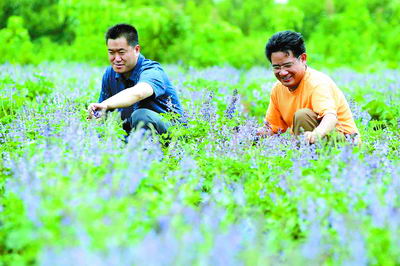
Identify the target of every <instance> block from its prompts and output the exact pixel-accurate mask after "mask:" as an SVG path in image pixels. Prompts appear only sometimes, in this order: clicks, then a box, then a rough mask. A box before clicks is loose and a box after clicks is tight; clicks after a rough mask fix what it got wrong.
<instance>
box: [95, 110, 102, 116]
mask: <svg viewBox="0 0 400 266" xmlns="http://www.w3.org/2000/svg"><path fill="white" fill-rule="evenodd" d="M93 115H94V117H96V118H99V117H100V116H101V112H100V111H97V110H93Z"/></svg>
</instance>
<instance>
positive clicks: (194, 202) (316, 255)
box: [0, 64, 400, 266]
mask: <svg viewBox="0 0 400 266" xmlns="http://www.w3.org/2000/svg"><path fill="white" fill-rule="evenodd" d="M103 70H104V69H103V68H97V67H91V66H88V65H78V64H42V65H39V66H36V67H33V66H25V67H22V66H13V65H2V66H0V81H1V82H0V100H1V102H0V122H1V124H0V143H1V162H0V188H1V190H0V193H1V194H0V201H1V202H0V224H1V226H0V265H76V266H80V265H101V266H102V265H193V264H194V265H282V264H283V265H321V264H328V265H343V264H344V265H398V264H400V195H399V191H400V160H399V156H400V151H399V148H400V141H399V135H400V134H399V127H400V120H399V118H400V104H399V102H400V101H399V100H400V92H399V87H400V71H396V70H386V71H381V72H377V73H370V74H360V73H355V72H352V71H351V70H335V71H329V74H330V75H331V77H332V78H333V79H334V80H335V81H336V82H337V84H338V85H339V87H340V88H341V89H342V90H343V91H344V92H345V95H346V97H347V99H348V100H349V102H350V104H351V108H352V111H353V114H354V116H355V118H356V122H357V126H358V128H359V130H360V132H361V134H362V140H363V144H362V145H361V146H354V145H352V144H351V143H333V142H330V143H327V142H320V143H318V144H316V145H306V144H305V143H303V142H302V141H301V139H294V138H293V137H292V136H291V135H289V134H286V133H285V134H282V135H279V136H273V137H267V138H265V139H261V140H259V141H255V132H256V129H257V127H259V126H260V125H261V121H262V119H263V116H264V113H265V110H266V108H267V106H268V102H269V90H270V88H271V86H272V84H273V83H274V82H275V80H274V77H273V75H272V74H271V73H270V71H268V70H267V69H264V68H253V69H250V70H247V71H244V70H237V69H233V68H229V67H213V68H208V69H202V70H198V69H184V68H183V67H181V66H168V67H166V70H167V73H168V74H169V76H170V78H171V80H172V81H173V84H174V85H175V86H176V88H177V90H178V93H179V95H180V97H181V101H182V103H183V106H184V109H185V119H186V120H187V125H186V126H185V127H184V126H181V125H177V126H175V128H174V129H173V131H172V133H171V135H170V139H168V140H166V139H165V138H157V137H154V136H153V137H152V136H149V135H146V134H143V132H142V131H137V132H134V133H132V134H131V135H130V136H129V137H128V143H125V142H124V131H123V130H122V129H121V126H120V121H119V119H118V114H117V113H111V114H110V115H109V116H108V118H107V119H106V120H100V121H87V120H86V106H87V104H88V103H90V102H92V101H93V100H96V99H97V98H98V93H99V88H100V85H101V84H100V82H101V76H102V73H103Z"/></svg>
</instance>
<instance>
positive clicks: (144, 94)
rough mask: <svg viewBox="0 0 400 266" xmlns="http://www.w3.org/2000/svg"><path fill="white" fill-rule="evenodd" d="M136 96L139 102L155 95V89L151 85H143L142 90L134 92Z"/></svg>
mask: <svg viewBox="0 0 400 266" xmlns="http://www.w3.org/2000/svg"><path fill="white" fill-rule="evenodd" d="M133 93H134V96H135V98H136V99H138V101H141V100H144V99H146V98H148V97H150V96H152V95H153V94H154V90H153V88H152V87H151V86H150V85H149V84H146V83H144V84H142V86H141V88H140V89H136V90H133Z"/></svg>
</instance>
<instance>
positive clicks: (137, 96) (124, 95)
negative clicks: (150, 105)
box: [102, 83, 153, 110]
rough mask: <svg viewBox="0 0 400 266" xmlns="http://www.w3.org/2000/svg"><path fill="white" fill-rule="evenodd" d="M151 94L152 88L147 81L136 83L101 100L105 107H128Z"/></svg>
mask: <svg viewBox="0 0 400 266" xmlns="http://www.w3.org/2000/svg"><path fill="white" fill-rule="evenodd" d="M152 94H153V88H152V87H151V86H150V85H149V84H147V83H138V84H137V85H135V86H134V87H131V88H127V89H125V90H123V91H121V92H119V93H117V94H116V95H114V96H112V97H110V98H108V99H107V100H105V101H103V102H102V104H105V105H106V106H107V109H108V110H109V109H116V108H124V107H129V106H131V105H133V104H135V103H137V102H138V101H141V100H143V99H145V98H147V97H150V96H151V95H152Z"/></svg>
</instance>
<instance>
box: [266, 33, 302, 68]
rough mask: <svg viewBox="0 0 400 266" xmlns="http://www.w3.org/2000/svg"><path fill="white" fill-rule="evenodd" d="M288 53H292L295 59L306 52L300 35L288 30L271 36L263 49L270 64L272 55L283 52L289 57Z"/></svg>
mask: <svg viewBox="0 0 400 266" xmlns="http://www.w3.org/2000/svg"><path fill="white" fill-rule="evenodd" d="M289 51H292V53H293V55H294V56H295V57H299V56H300V55H301V54H303V53H305V52H306V47H305V46H304V39H303V36H302V35H301V33H298V32H294V31H290V30H287V31H280V32H277V33H275V34H274V35H272V37H271V38H270V39H269V40H268V43H267V45H266V47H265V55H266V56H267V58H268V60H269V61H270V62H271V54H272V53H275V52H284V53H286V54H288V55H289Z"/></svg>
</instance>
